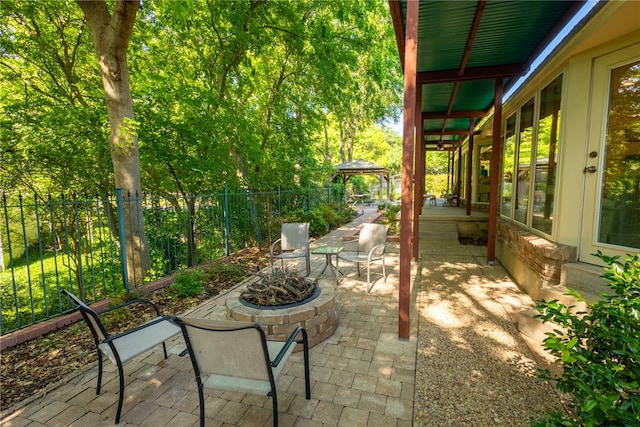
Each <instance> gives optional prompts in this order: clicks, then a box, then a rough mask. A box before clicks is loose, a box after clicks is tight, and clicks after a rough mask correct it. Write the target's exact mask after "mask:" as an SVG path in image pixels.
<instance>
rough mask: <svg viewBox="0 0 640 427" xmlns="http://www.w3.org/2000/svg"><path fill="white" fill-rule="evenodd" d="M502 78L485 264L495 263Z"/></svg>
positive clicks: (496, 102)
mask: <svg viewBox="0 0 640 427" xmlns="http://www.w3.org/2000/svg"><path fill="white" fill-rule="evenodd" d="M503 91H504V88H503V87H502V78H497V79H496V97H495V100H494V106H493V141H492V142H491V163H490V166H489V175H490V177H489V180H490V183H491V189H490V190H489V227H488V233H487V234H488V235H487V263H488V264H489V265H493V264H494V263H495V262H496V231H497V222H498V201H499V200H500V196H501V195H500V194H498V190H499V187H498V174H499V173H500V169H499V168H500V158H501V156H502V132H501V130H502V96H503Z"/></svg>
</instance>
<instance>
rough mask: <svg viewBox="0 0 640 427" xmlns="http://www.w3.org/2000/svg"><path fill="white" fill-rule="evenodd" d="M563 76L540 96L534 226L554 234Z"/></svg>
mask: <svg viewBox="0 0 640 427" xmlns="http://www.w3.org/2000/svg"><path fill="white" fill-rule="evenodd" d="M561 94H562V76H560V77H558V78H557V79H555V80H554V81H553V82H551V84H549V85H548V86H547V87H545V88H544V89H543V90H542V93H541V94H540V119H539V120H538V138H537V143H536V173H535V184H534V185H535V188H534V193H533V217H532V224H531V225H532V227H533V228H535V229H537V230H540V231H542V232H544V233H546V234H551V229H552V225H553V199H554V196H555V190H556V164H557V161H558V135H559V130H560V96H561Z"/></svg>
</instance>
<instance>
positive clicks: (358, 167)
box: [334, 159, 390, 176]
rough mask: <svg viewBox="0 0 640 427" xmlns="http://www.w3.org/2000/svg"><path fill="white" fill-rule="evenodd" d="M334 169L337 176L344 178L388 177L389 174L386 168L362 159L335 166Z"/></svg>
mask: <svg viewBox="0 0 640 427" xmlns="http://www.w3.org/2000/svg"><path fill="white" fill-rule="evenodd" d="M334 168H335V169H336V170H337V172H338V175H345V176H350V175H361V174H380V173H382V174H384V175H385V176H389V173H390V171H389V169H388V168H385V167H384V166H380V165H377V164H375V163H373V162H368V161H366V160H362V159H357V160H354V161H352V162H345V163H340V164H339V165H335V166H334Z"/></svg>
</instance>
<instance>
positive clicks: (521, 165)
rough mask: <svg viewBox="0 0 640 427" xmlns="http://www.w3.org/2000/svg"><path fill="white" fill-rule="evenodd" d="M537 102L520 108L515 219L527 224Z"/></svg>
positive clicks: (531, 101) (530, 102)
mask: <svg viewBox="0 0 640 427" xmlns="http://www.w3.org/2000/svg"><path fill="white" fill-rule="evenodd" d="M534 107H535V102H534V100H533V99H531V100H530V101H529V102H527V103H526V104H524V105H523V106H522V107H521V108H520V126H519V129H520V132H519V133H518V141H517V145H518V156H517V161H518V171H517V175H516V179H515V180H514V185H515V188H514V190H515V195H514V196H515V199H514V203H513V207H514V213H513V219H515V220H516V221H518V222H521V223H523V224H526V222H527V217H528V216H529V188H530V186H531V150H532V146H533V111H534Z"/></svg>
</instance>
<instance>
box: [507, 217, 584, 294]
mask: <svg viewBox="0 0 640 427" xmlns="http://www.w3.org/2000/svg"><path fill="white" fill-rule="evenodd" d="M496 234H497V236H496V257H497V258H498V260H499V261H500V263H501V264H502V266H503V267H504V268H506V269H507V271H508V272H509V274H511V276H512V277H513V278H514V279H515V281H516V283H517V284H518V286H519V287H520V288H521V289H522V290H524V291H525V292H526V293H527V294H528V295H529V296H530V297H531V298H533V299H534V300H536V299H538V298H539V295H540V290H541V289H542V288H543V287H546V286H553V285H557V284H559V283H560V276H561V273H562V266H563V265H564V264H566V263H570V262H575V261H576V256H577V249H576V248H575V247H574V246H568V245H563V244H559V243H554V242H551V241H549V240H547V239H545V238H544V237H541V236H538V235H536V234H533V233H531V232H529V231H526V230H523V229H522V228H519V227H518V226H516V225H514V224H511V223H508V222H506V221H503V220H498V224H497V233H496Z"/></svg>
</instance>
